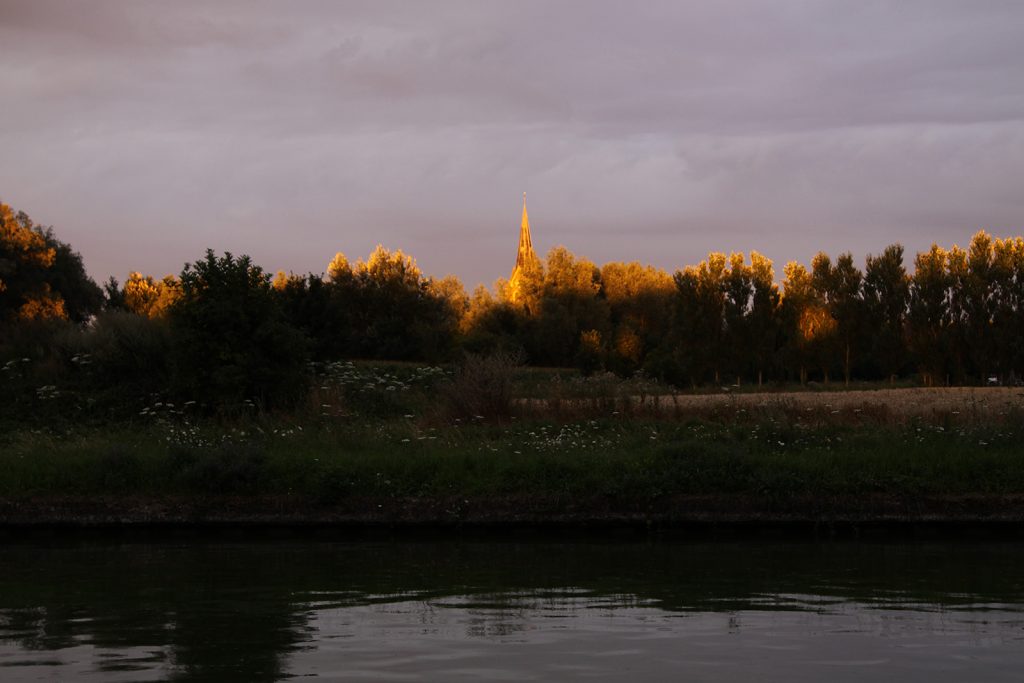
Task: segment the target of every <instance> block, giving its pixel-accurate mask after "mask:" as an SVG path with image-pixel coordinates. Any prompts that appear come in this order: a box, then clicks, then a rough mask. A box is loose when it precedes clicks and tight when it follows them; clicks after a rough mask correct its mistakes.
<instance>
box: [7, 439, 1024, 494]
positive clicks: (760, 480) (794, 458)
mask: <svg viewBox="0 0 1024 683" xmlns="http://www.w3.org/2000/svg"><path fill="white" fill-rule="evenodd" d="M268 426H269V425H267V424H263V425H259V424H252V425H249V426H248V428H246V429H242V428H234V429H231V430H223V429H221V428H217V427H213V426H209V427H206V428H203V429H196V430H181V429H177V428H175V427H173V426H168V425H165V426H152V427H149V428H147V429H144V430H139V429H127V430H120V431H110V430H97V431H85V432H81V433H75V434H69V435H63V436H53V435H51V436H45V435H39V434H19V435H14V436H13V437H12V438H8V439H7V440H6V443H5V444H4V448H3V450H2V453H0V497H5V498H9V499H10V498H26V497H29V498H30V497H35V496H53V495H61V496H94V495H151V496H159V495H171V496H186V497H195V498H204V497H211V496H218V495H242V496H245V495H259V496H286V497H293V498H295V499H296V500H301V501H303V502H304V503H306V504H310V505H320V504H333V503H337V502H339V501H344V500H346V499H353V498H374V499H377V498H379V499H400V498H409V497H427V498H438V499H444V498H449V497H453V496H454V497H458V496H463V497H466V498H477V499H484V498H493V497H510V498H526V499H528V498H543V499H551V498H555V499H576V500H595V499H608V500H623V501H630V502H632V503H645V502H647V503H649V502H652V501H656V500H659V499H663V498H665V497H671V496H677V495H724V494H729V495H748V496H767V497H774V498H786V497H800V496H830V495H844V496H851V495H854V496H855V495H862V494H892V495H959V494H1017V493H1024V448H1021V445H1022V437H1024V435H1022V433H1021V432H1019V431H1015V430H1009V429H1006V428H995V427H991V428H964V429H959V430H954V431H952V432H949V431H947V430H945V429H944V428H942V427H933V426H929V427H922V426H918V427H913V426H908V427H890V428H877V429H870V430H868V429H862V428H856V427H842V428H837V427H833V426H827V427H807V426H798V425H794V424H783V423H778V422H762V423H752V424H735V423H734V424H726V423H720V422H705V421H691V422H688V423H684V424H680V423H675V422H666V421H654V420H637V419H630V420H626V421H623V420H616V419H608V420H588V421H582V422H569V423H556V422H529V423H524V424H510V425H507V426H495V425H488V424H467V425H464V426H451V427H444V428H431V427H424V426H422V425H420V424H418V423H416V422H415V421H412V420H405V421H403V420H389V421H378V422H376V423H368V424H363V425H354V424H353V425H347V426H344V427H343V428H337V427H334V428H330V427H320V428H316V429H305V430H301V431H299V430H295V429H294V428H285V427H281V428H270V429H268Z"/></svg>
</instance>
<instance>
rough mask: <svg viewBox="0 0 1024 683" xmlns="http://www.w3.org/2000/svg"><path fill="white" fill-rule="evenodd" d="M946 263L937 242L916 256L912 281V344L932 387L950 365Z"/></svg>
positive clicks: (909, 319) (942, 251) (923, 375)
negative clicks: (948, 359)
mask: <svg viewBox="0 0 1024 683" xmlns="http://www.w3.org/2000/svg"><path fill="white" fill-rule="evenodd" d="M946 266H947V253H946V251H945V250H944V249H942V248H941V247H939V246H938V245H937V244H933V245H932V247H931V249H930V250H929V251H926V252H922V253H919V254H918V255H917V256H916V257H915V259H914V275H913V277H912V278H911V281H910V305H909V309H908V313H907V322H908V327H909V344H910V348H911V350H912V351H913V352H914V355H915V357H916V358H917V363H918V368H919V369H920V372H921V376H922V378H923V380H924V383H925V384H926V385H928V386H934V385H935V384H936V380H937V379H938V378H939V377H942V376H943V374H944V373H945V370H946V369H947V367H948V365H947V358H948V350H949V347H950V335H949V332H950V326H951V322H952V317H951V315H950V301H949V283H950V277H949V273H948V271H947V269H946Z"/></svg>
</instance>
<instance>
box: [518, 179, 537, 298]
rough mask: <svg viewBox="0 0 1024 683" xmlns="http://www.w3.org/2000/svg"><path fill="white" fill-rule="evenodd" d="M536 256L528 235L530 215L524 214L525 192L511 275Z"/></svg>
mask: <svg viewBox="0 0 1024 683" xmlns="http://www.w3.org/2000/svg"><path fill="white" fill-rule="evenodd" d="M536 258H537V255H536V254H534V253H533V239H532V238H531V237H530V217H529V216H527V215H526V193H525V192H524V193H523V222H522V224H521V225H520V226H519V252H518V253H517V254H516V267H515V268H514V269H513V270H512V277H513V278H514V277H515V274H516V271H517V270H519V269H520V268H523V267H524V266H526V264H527V263H529V262H530V261H532V260H534V259H536Z"/></svg>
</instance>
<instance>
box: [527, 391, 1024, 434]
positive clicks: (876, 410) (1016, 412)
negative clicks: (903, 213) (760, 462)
mask: <svg viewBox="0 0 1024 683" xmlns="http://www.w3.org/2000/svg"><path fill="white" fill-rule="evenodd" d="M610 406H614V410H618V411H620V412H632V413H635V414H646V415H650V416H653V417H663V418H669V419H672V418H674V419H694V418H712V419H724V420H728V419H736V420H742V421H749V420H751V419H758V418H759V417H765V416H771V415H780V414H782V415H787V416H789V418H790V419H801V417H803V418H804V419H813V420H815V421H816V422H822V421H824V422H835V423H845V424H854V425H856V424H865V425H866V424H889V425H899V424H907V423H910V422H913V421H923V422H925V423H928V424H951V423H953V424H969V425H983V424H1002V423H1004V422H1006V421H1008V420H1014V419H1019V418H1021V417H1022V416H1024V388H1019V387H1013V388H1010V387H949V388H903V389H885V388H882V389H868V390H851V391H815V390H802V391H777V392H757V393H746V392H730V391H722V392H720V393H670V394H664V393H657V392H650V393H649V394H636V393H633V394H628V395H627V394H619V395H614V394H612V395H608V394H606V395H604V396H590V397H587V396H577V397H566V398H559V399H556V400H552V399H531V400H525V401H524V402H523V408H524V409H525V410H526V411H527V412H535V413H536V414H537V415H543V414H544V412H545V411H547V410H553V411H556V412H559V413H563V414H565V413H572V412H574V411H575V412H579V413H581V414H583V413H594V412H597V411H601V410H604V409H607V408H608V407H610Z"/></svg>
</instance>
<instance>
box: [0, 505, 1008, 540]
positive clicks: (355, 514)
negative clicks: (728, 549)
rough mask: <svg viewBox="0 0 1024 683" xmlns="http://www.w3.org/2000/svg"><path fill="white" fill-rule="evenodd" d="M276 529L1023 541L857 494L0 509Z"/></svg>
mask: <svg viewBox="0 0 1024 683" xmlns="http://www.w3.org/2000/svg"><path fill="white" fill-rule="evenodd" d="M233 528H234V529H268V530H269V529H287V530H292V531H296V532H301V531H302V530H309V531H317V530H319V531H331V530H336V531H339V532H345V533H349V532H351V533H356V534H369V535H380V534H381V533H383V532H387V533H397V534H406V533H408V534H416V535H419V534H423V533H427V534H430V533H439V534H447V533H450V532H453V531H455V532H459V533H470V534H476V533H479V534H488V535H491V534H498V535H500V534H502V533H506V532H511V533H515V532H518V531H537V532H555V533H561V532H581V533H584V534H588V533H605V532H610V531H623V532H629V533H636V532H643V533H649V532H659V533H660V532H665V533H675V532H681V533H687V534H691V533H692V534H695V535H719V534H725V535H730V536H736V535H740V536H746V535H753V536H756V535H763V534H772V533H776V532H781V533H793V534H795V535H807V534H812V535H815V536H853V537H858V536H861V535H863V534H870V535H874V534H881V535H886V534H895V535H906V534H908V533H909V534H911V535H916V534H919V533H923V534H925V535H927V536H934V535H938V536H946V535H952V536H961V535H966V536H972V535H974V534H976V533H981V534H983V535H986V536H989V535H995V536H998V537H1009V536H1016V537H1024V496H985V495H977V496H932V497H898V496H857V497H829V498H801V499H787V500H773V499H768V498H754V497H747V496H680V497H676V498H673V499H666V500H659V501H652V502H650V503H644V504H624V503H621V502H615V501H607V500H594V501H572V502H567V501H558V500H543V499H528V500H524V499H505V500H490V499H489V500H466V499H459V498H452V499H447V500H440V499H425V498H408V499H362V500H350V501H346V502H344V503H341V504H337V505H331V506H316V505H311V504H309V503H307V502H305V501H299V500H295V499H288V498H270V497H263V498H245V497H217V498H204V499H195V498H188V499H185V498H156V497H149V498H141V497H136V498H127V497H111V498H97V497H82V498H74V497H62V498H52V497H48V498H43V497H40V498H29V499H20V500H11V499H0V532H5V533H10V532H14V533H17V532H21V531H31V530H53V529H67V530H76V529H77V530H124V531H130V530H159V529H184V530H195V531H203V530H215V529H233Z"/></svg>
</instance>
